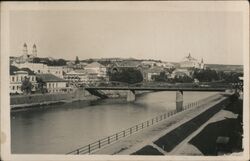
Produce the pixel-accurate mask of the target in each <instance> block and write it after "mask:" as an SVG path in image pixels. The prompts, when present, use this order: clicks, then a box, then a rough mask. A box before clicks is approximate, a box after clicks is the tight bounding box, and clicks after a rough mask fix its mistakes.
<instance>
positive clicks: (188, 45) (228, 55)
mask: <svg viewBox="0 0 250 161" xmlns="http://www.w3.org/2000/svg"><path fill="white" fill-rule="evenodd" d="M242 21H243V18H242V15H241V14H240V13H238V12H226V11H225V12H219V11H217V12H209V11H205V12H200V11H199V12H194V11H193V12H191V11H185V12H176V11H175V12H173V11H165V10H163V11H161V10H160V11H144V10H140V11H130V10H123V11H119V10H117V11H116V10H103V11H102V10H97V11H95V10H93V11H91V10H87V11H84V10H76V11H71V10H69V11H61V10H58V11H56V10H50V11H13V12H11V14H10V55H11V56H20V55H21V53H22V46H23V43H25V42H26V43H27V45H28V50H31V48H32V45H33V44H36V45H37V48H38V56H40V57H50V56H52V57H55V58H63V59H67V60H74V59H75V57H76V56H78V57H79V59H88V58H106V57H109V58H110V57H121V58H129V57H133V58H137V59H155V60H162V61H168V62H178V61H180V60H181V59H183V58H184V57H186V56H187V55H188V54H189V53H191V55H192V56H193V57H194V58H197V59H198V60H200V59H202V58H203V59H204V61H205V62H206V63H209V64H235V65H236V64H237V65H242V64H243V32H242V30H241V28H242V25H243V24H242Z"/></svg>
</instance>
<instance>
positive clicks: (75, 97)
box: [10, 89, 152, 110]
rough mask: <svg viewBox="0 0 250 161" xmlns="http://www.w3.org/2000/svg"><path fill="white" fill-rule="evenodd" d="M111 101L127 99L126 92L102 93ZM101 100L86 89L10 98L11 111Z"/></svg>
mask: <svg viewBox="0 0 250 161" xmlns="http://www.w3.org/2000/svg"><path fill="white" fill-rule="evenodd" d="M101 92H102V93H104V94H105V95H107V96H108V98H110V99H119V98H126V97H127V91H126V90H117V91H101ZM149 92H152V91H137V92H136V95H137V96H140V95H143V94H145V93H149ZM98 99H100V98H99V97H97V96H94V95H91V94H90V93H89V92H88V91H86V90H84V89H76V90H75V91H73V92H70V93H54V94H33V95H18V96H10V107H11V110H20V109H24V108H35V107H40V106H46V105H53V104H63V103H70V102H75V101H94V100H98Z"/></svg>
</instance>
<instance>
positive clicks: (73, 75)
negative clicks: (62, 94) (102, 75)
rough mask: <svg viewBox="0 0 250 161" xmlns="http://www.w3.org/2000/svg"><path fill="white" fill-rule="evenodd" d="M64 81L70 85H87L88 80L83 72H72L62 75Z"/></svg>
mask: <svg viewBox="0 0 250 161" xmlns="http://www.w3.org/2000/svg"><path fill="white" fill-rule="evenodd" d="M64 79H65V80H67V81H68V82H71V83H87V82H88V79H89V78H88V74H87V72H86V71H85V70H72V71H70V72H68V73H66V74H65V75H64Z"/></svg>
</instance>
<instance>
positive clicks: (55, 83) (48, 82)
mask: <svg viewBox="0 0 250 161" xmlns="http://www.w3.org/2000/svg"><path fill="white" fill-rule="evenodd" d="M37 78H38V79H39V80H40V82H43V83H44V84H43V88H45V89H47V92H48V93H55V92H66V91H68V88H67V81H66V80H65V79H62V78H59V77H57V76H55V75H53V74H49V73H47V74H37ZM38 83H39V82H38Z"/></svg>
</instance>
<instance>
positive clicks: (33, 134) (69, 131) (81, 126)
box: [11, 92, 214, 154]
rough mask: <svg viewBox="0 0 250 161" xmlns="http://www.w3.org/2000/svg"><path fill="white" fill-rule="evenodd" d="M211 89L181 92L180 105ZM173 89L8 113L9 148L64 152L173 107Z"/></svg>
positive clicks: (29, 152) (28, 151) (27, 151)
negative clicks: (131, 97) (130, 98)
mask: <svg viewBox="0 0 250 161" xmlns="http://www.w3.org/2000/svg"><path fill="white" fill-rule="evenodd" d="M213 94H214V92H184V104H187V103H190V102H193V101H196V100H199V99H202V98H205V97H208V96H210V95H213ZM175 97H176V93H175V92H154V93H147V94H142V95H140V96H138V97H137V98H136V101H135V102H133V103H127V102H126V100H125V99H107V100H97V101H91V102H86V101H77V102H72V103H65V104H60V105H48V106H42V107H36V108H33V109H29V110H25V111H18V112H12V113H11V151H12V153H15V154H65V153H67V152H69V151H72V150H75V149H76V148H78V147H81V146H84V145H87V144H89V143H92V142H94V141H96V140H98V139H101V138H104V137H106V136H109V135H111V134H114V133H116V132H119V131H122V130H123V129H126V128H129V127H131V126H133V125H135V124H137V123H140V122H143V121H146V120H148V119H150V118H152V117H154V116H157V115H159V114H161V113H163V112H167V111H169V110H172V109H175Z"/></svg>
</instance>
